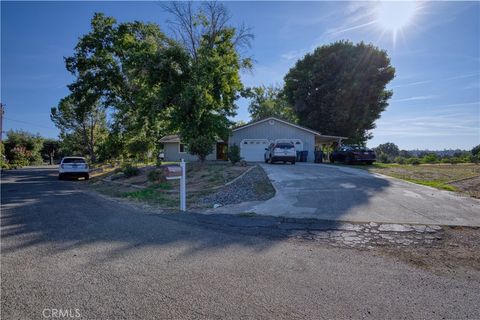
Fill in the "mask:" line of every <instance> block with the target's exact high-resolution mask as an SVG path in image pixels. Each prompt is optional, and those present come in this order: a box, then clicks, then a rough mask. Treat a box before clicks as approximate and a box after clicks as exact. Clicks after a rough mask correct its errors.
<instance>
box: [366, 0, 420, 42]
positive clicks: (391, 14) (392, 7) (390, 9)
mask: <svg viewBox="0 0 480 320" xmlns="http://www.w3.org/2000/svg"><path fill="white" fill-rule="evenodd" d="M418 9H419V6H418V2H416V1H383V2H380V3H379V4H378V7H377V17H376V21H377V23H378V24H379V26H380V27H381V28H382V29H383V30H384V31H388V32H391V33H392V36H393V41H394V43H395V41H396V37H397V33H398V32H399V31H401V30H402V29H404V28H406V27H407V26H408V25H409V24H411V23H412V20H413V18H414V17H415V15H416V14H417V11H418Z"/></svg>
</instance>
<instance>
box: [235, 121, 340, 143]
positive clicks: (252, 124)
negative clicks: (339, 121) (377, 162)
mask: <svg viewBox="0 0 480 320" xmlns="http://www.w3.org/2000/svg"><path fill="white" fill-rule="evenodd" d="M270 120H275V121H278V122H281V123H284V124H286V125H289V126H292V127H295V128H297V129H300V130H303V131H307V132H310V133H311V134H313V135H315V136H319V137H325V138H338V139H347V138H346V137H339V136H325V135H322V134H321V133H320V132H317V131H315V130H311V129H308V128H305V127H302V126H299V125H297V124H294V123H291V122H288V121H285V120H282V119H279V118H275V117H268V118H265V119H262V120H258V121H255V122H251V123H248V124H245V125H243V126H240V127H237V128H235V129H233V130H232V131H238V130H242V129H245V128H248V127H251V126H255V125H257V124H260V123H263V122H266V121H270Z"/></svg>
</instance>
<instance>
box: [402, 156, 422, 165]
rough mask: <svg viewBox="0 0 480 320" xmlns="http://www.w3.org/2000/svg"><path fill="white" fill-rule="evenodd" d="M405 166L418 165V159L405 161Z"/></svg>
mask: <svg viewBox="0 0 480 320" xmlns="http://www.w3.org/2000/svg"><path fill="white" fill-rule="evenodd" d="M405 162H406V163H407V164H412V165H418V164H420V159H418V158H409V159H407V160H406V161H405Z"/></svg>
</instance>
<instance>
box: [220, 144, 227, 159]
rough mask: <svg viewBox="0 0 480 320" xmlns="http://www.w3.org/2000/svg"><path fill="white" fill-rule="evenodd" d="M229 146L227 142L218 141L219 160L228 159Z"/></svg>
mask: <svg viewBox="0 0 480 320" xmlns="http://www.w3.org/2000/svg"><path fill="white" fill-rule="evenodd" d="M227 151H228V146H227V144H226V143H225V142H217V160H225V161H227V160H228V155H227Z"/></svg>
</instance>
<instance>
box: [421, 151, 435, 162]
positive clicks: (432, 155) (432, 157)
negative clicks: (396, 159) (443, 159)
mask: <svg viewBox="0 0 480 320" xmlns="http://www.w3.org/2000/svg"><path fill="white" fill-rule="evenodd" d="M422 162H424V163H437V162H438V156H437V155H436V154H435V153H429V154H426V155H424V156H423V158H422Z"/></svg>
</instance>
